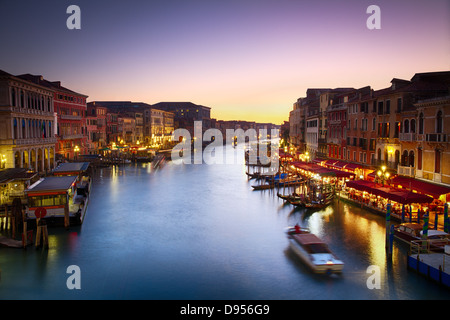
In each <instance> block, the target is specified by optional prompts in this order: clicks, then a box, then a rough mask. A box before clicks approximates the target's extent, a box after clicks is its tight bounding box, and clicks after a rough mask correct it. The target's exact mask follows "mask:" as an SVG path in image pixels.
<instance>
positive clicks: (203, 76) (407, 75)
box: [0, 0, 450, 124]
mask: <svg viewBox="0 0 450 320" xmlns="http://www.w3.org/2000/svg"><path fill="white" fill-rule="evenodd" d="M72 4H75V5H78V6H79V7H80V9H81V30H69V29H68V28H67V27H66V20H67V18H68V17H69V16H70V14H67V13H66V9H67V7H68V6H69V5H72ZM372 4H375V5H378V6H379V7H380V9H381V29H380V30H369V29H368V28H367V27H366V20H367V19H368V18H369V16H370V14H367V13H366V9H367V7H368V6H370V5H372ZM0 34H1V43H2V48H1V50H0V69H1V70H4V71H6V72H8V73H11V74H13V75H19V74H23V73H31V74H38V75H43V76H44V78H46V79H48V80H50V81H61V82H62V85H63V86H65V87H67V88H69V89H72V90H74V91H77V92H80V93H83V94H85V95H88V96H89V98H88V101H94V100H127V101H129V100H131V101H139V102H146V103H149V104H154V103H158V102H161V101H190V102H193V103H196V104H201V105H205V106H209V107H211V108H212V112H211V117H213V118H216V119H220V120H251V121H258V122H272V123H277V124H281V123H282V121H283V120H288V117H289V111H290V110H291V109H292V105H293V103H294V102H295V101H296V100H297V98H299V97H302V96H304V95H305V93H306V90H307V89H308V88H318V87H323V88H325V87H327V88H328V87H329V88H335V87H355V88H359V87H363V86H366V85H370V86H372V87H373V88H374V89H381V88H385V87H388V86H389V85H390V81H391V80H392V78H394V77H395V78H402V79H408V80H409V79H411V77H412V76H413V75H414V74H415V73H418V72H430V71H444V70H450V1H449V0H431V1H430V0H415V1H406V0H405V1H399V0H371V1H366V0H345V1H336V0H333V1H332V0H328V1H322V0H314V1H296V0H240V1H235V0H226V1H225V0H221V1H217V0H209V1H205V0H185V1H179V0H176V1H172V0H165V1H135V0H131V1H114V2H113V1H86V0H72V1H70V2H69V1H64V0H58V1H47V0H42V1H37V0H35V1H22V0H15V1H6V0H0Z"/></svg>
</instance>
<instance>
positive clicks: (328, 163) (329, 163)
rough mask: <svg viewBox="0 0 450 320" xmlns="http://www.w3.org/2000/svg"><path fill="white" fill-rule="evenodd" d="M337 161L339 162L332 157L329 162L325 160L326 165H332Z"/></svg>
mask: <svg viewBox="0 0 450 320" xmlns="http://www.w3.org/2000/svg"><path fill="white" fill-rule="evenodd" d="M336 162H338V161H337V160H332V159H330V160H327V162H325V165H326V166H331V165H333V164H335V163H336Z"/></svg>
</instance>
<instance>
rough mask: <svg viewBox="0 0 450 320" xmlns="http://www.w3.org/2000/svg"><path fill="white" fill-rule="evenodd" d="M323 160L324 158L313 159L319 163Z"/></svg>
mask: <svg viewBox="0 0 450 320" xmlns="http://www.w3.org/2000/svg"><path fill="white" fill-rule="evenodd" d="M323 161H325V159H321V158H315V159H314V160H313V162H314V163H321V162H323Z"/></svg>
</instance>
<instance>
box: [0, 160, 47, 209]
mask: <svg viewBox="0 0 450 320" xmlns="http://www.w3.org/2000/svg"><path fill="white" fill-rule="evenodd" d="M38 179H39V175H38V173H36V172H33V171H29V170H28V169H27V168H9V169H4V170H0V206H4V205H12V203H13V201H14V199H15V198H20V199H21V201H22V203H26V195H25V190H26V189H27V188H28V187H29V186H30V185H32V184H33V183H34V182H36V181H37V180H38Z"/></svg>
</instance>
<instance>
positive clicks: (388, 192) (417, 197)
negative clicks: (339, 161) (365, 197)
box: [346, 180, 433, 204]
mask: <svg viewBox="0 0 450 320" xmlns="http://www.w3.org/2000/svg"><path fill="white" fill-rule="evenodd" d="M346 185H347V187H349V188H353V189H356V190H359V191H367V192H368V193H371V194H374V195H377V196H380V197H382V198H385V199H389V200H392V201H395V202H398V203H402V204H410V203H430V202H432V201H433V198H431V197H428V196H426V195H424V194H420V193H414V192H411V191H407V190H399V189H396V188H392V187H389V186H380V185H378V184H376V183H373V182H370V181H366V180H356V181H348V182H347V183H346Z"/></svg>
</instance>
